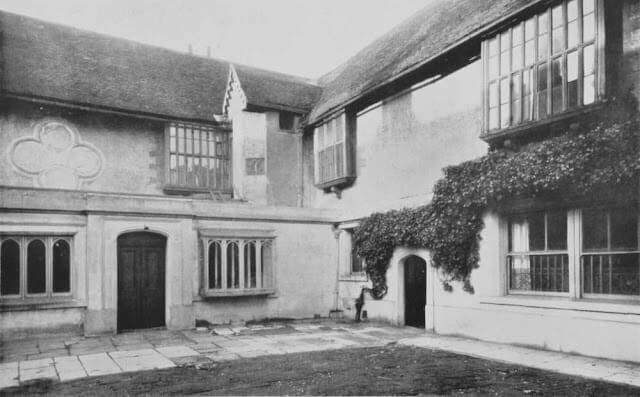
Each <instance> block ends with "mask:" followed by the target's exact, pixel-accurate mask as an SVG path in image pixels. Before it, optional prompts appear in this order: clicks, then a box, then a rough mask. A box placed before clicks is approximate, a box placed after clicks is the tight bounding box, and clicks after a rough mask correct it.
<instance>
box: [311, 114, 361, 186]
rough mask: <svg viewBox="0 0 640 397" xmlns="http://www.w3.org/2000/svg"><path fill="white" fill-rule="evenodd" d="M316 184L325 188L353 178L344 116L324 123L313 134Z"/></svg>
mask: <svg viewBox="0 0 640 397" xmlns="http://www.w3.org/2000/svg"><path fill="white" fill-rule="evenodd" d="M314 151H315V165H316V184H317V185H321V186H325V185H328V184H329V185H330V184H331V182H334V181H339V180H342V179H344V178H348V177H352V176H353V167H352V159H351V156H352V154H351V145H350V141H349V134H348V125H347V122H346V117H345V115H344V114H342V115H340V116H338V117H335V118H333V119H331V120H328V121H326V122H324V123H323V124H320V125H319V126H317V127H316V129H315V132H314Z"/></svg>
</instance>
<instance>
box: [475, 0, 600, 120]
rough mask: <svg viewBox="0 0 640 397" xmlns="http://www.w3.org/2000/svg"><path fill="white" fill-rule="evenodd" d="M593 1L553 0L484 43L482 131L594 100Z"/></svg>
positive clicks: (596, 18) (595, 34)
mask: <svg viewBox="0 0 640 397" xmlns="http://www.w3.org/2000/svg"><path fill="white" fill-rule="evenodd" d="M597 2H598V0H569V1H562V2H559V3H557V4H556V5H555V6H553V7H550V8H548V9H546V10H545V11H543V12H541V13H539V14H537V15H534V16H532V17H531V18H529V19H527V20H525V21H521V22H520V23H518V24H516V25H514V26H512V27H510V28H508V29H506V30H503V31H502V32H500V33H498V34H497V35H495V36H493V37H492V38H490V39H489V40H487V41H486V42H485V44H484V47H483V53H484V58H485V62H484V65H485V91H486V95H485V129H486V130H487V131H491V130H497V129H502V128H509V127H511V126H517V125H519V124H522V123H526V122H529V121H534V120H542V119H545V118H547V117H549V116H551V115H555V114H559V113H563V112H565V111H569V110H572V109H577V108H579V107H581V106H585V105H590V104H592V103H594V102H596V101H597V99H598V89H597V79H598V73H599V72H601V71H599V70H598V57H600V56H602V54H601V53H600V52H599V51H598V50H597V48H598V45H599V42H598V40H599V38H598V28H597V25H598V21H599V20H601V19H602V16H601V15H599V14H600V11H599V10H598V7H597Z"/></svg>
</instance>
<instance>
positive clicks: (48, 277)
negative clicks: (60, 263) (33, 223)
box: [44, 237, 53, 297]
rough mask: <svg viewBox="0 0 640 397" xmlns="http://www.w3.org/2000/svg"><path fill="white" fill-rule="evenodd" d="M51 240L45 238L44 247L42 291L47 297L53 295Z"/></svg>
mask: <svg viewBox="0 0 640 397" xmlns="http://www.w3.org/2000/svg"><path fill="white" fill-rule="evenodd" d="M52 240H53V239H52V238H51V237H47V239H46V240H45V246H44V269H45V271H44V290H45V291H46V294H47V297H51V295H52V294H53V261H52V259H53V258H52V256H53V255H52V254H53V241H52Z"/></svg>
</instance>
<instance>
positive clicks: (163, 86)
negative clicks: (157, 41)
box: [0, 12, 229, 121]
mask: <svg viewBox="0 0 640 397" xmlns="http://www.w3.org/2000/svg"><path fill="white" fill-rule="evenodd" d="M0 29H1V30H2V43H1V45H2V58H3V63H4V64H3V66H2V69H3V70H2V88H3V89H4V90H5V92H6V93H10V94H16V95H23V96H34V97H39V98H47V99H54V100H60V101H64V102H71V103H75V104H88V105H93V106H99V107H106V108H111V109H120V110H124V111H128V112H135V113H145V114H153V115H160V116H165V117H166V116H168V117H171V118H179V119H192V120H208V121H212V120H213V114H214V113H218V114H219V113H220V112H221V107H222V103H223V98H224V92H225V89H226V83H227V78H228V74H229V64H228V63H227V62H223V61H219V60H215V59H211V58H204V57H198V56H193V55H188V54H184V53H180V52H176V51H171V50H166V49H163V48H159V47H153V46H149V45H144V44H139V43H135V42H132V41H128V40H124V39H119V38H114V37H110V36H105V35H101V34H97V33H92V32H88V31H84V30H78V29H75V28H71V27H66V26H62V25H58V24H53V23H49V22H43V21H40V20H36V19H32V18H28V17H24V16H20V15H15V14H11V13H5V12H0Z"/></svg>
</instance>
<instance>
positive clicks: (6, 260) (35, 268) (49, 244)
mask: <svg viewBox="0 0 640 397" xmlns="http://www.w3.org/2000/svg"><path fill="white" fill-rule="evenodd" d="M71 243H72V241H71V237H51V236H50V237H40V236H2V237H0V297H2V298H29V297H35V298H37V297H39V298H51V297H55V296H58V295H62V296H65V295H69V294H70V293H71Z"/></svg>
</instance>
